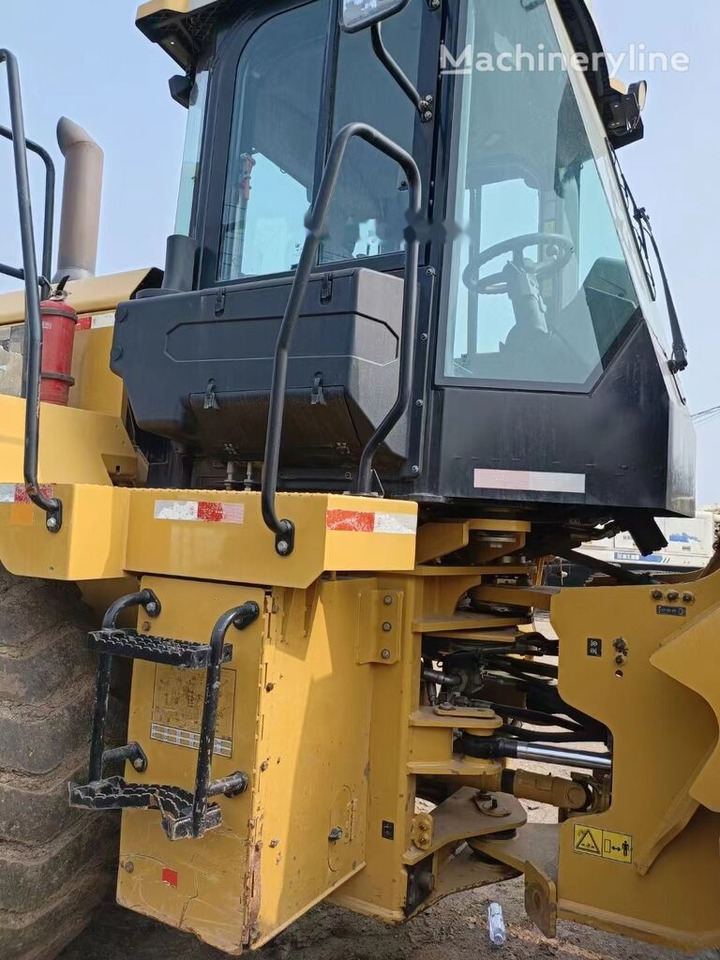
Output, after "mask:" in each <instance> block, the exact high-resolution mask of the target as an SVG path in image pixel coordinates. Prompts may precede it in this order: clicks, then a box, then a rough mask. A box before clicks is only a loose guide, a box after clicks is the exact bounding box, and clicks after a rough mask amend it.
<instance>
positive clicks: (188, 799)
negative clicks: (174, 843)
mask: <svg viewBox="0 0 720 960" xmlns="http://www.w3.org/2000/svg"><path fill="white" fill-rule="evenodd" d="M192 804H193V795H192V794H191V793H189V792H188V791H187V790H183V789H182V788H181V787H171V786H165V785H162V784H155V783H127V782H126V781H125V780H124V779H123V778H122V777H109V778H108V779H107V780H98V781H97V782H96V783H88V784H84V785H79V784H76V783H71V784H70V806H71V807H83V808H85V809H89V810H131V809H134V810H159V811H160V814H161V816H162V825H163V830H164V831H165V833H166V834H167V836H168V838H169V839H170V840H185V839H191V838H192V837H194V836H196V834H195V833H194V832H193V822H192ZM221 822H222V811H221V809H220V807H219V806H218V804H217V803H209V804H208V805H207V808H206V809H205V812H204V814H203V817H202V822H201V824H200V830H199V832H198V833H197V836H202V835H203V834H204V833H207V831H208V830H215V829H216V828H217V827H219V826H220V824H221Z"/></svg>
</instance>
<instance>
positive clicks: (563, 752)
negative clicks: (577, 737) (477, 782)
mask: <svg viewBox="0 0 720 960" xmlns="http://www.w3.org/2000/svg"><path fill="white" fill-rule="evenodd" d="M457 746H458V748H459V750H460V751H462V752H463V753H465V754H467V755H468V756H470V757H477V758H478V759H482V760H501V759H505V758H508V759H510V758H512V759H517V760H535V761H539V762H541V763H552V764H559V765H561V766H565V767H583V768H588V769H590V770H608V771H609V770H612V758H611V757H610V756H609V754H601V753H592V752H591V751H589V750H567V749H564V748H562V747H554V746H550V745H544V744H537V743H522V742H520V741H519V740H510V739H506V738H492V739H487V738H486V737H475V736H473V735H472V734H469V733H465V734H463V736H462V737H461V739H460V740H459V741H458V742H457Z"/></svg>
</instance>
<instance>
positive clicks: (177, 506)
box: [155, 500, 245, 523]
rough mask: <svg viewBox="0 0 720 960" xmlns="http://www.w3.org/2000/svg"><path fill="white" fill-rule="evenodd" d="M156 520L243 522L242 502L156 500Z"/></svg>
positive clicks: (243, 508) (243, 506)
mask: <svg viewBox="0 0 720 960" xmlns="http://www.w3.org/2000/svg"><path fill="white" fill-rule="evenodd" d="M155 519H156V520H180V521H195V520H199V521H200V522H201V523H244V522H245V504H244V503H218V502H217V501H215V500H156V501H155Z"/></svg>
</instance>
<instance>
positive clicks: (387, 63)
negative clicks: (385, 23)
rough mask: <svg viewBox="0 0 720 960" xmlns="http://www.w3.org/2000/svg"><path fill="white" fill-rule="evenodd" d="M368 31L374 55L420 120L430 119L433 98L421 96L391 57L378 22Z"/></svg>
mask: <svg viewBox="0 0 720 960" xmlns="http://www.w3.org/2000/svg"><path fill="white" fill-rule="evenodd" d="M370 32H371V35H372V47H373V51H374V53H375V56H376V57H377V58H378V60H379V61H380V63H382V65H383V66H384V67H385V69H386V70H387V71H388V73H389V74H390V76H391V77H392V78H393V80H395V81H396V83H397V84H398V86H399V87H400V88H401V89H402V91H403V93H405V94H406V95H407V97H408V99H409V100H410V101H411V102H412V104H413V106H414V107H415V109H416V110H417V111H418V113H419V114H420V116H421V118H422V120H423V121H424V122H426V123H427V122H428V121H429V120H432V118H433V111H432V109H431V107H432V103H433V98H432V97H423V96H421V95H420V94H419V93H418V91H417V90H416V88H415V86H414V85H413V83H412V81H411V80H410V78H409V77H408V76H407V74H406V73H405V72H404V70H403V69H402V67H401V66H400V64H399V63H398V62H397V60H395V59H394V58H393V56H392V55H391V53H390V51H389V50H388V48H387V47H386V46H385V43H384V41H383V37H382V29H381V25H380V23H374V24H373V25H372V28H371V31H370Z"/></svg>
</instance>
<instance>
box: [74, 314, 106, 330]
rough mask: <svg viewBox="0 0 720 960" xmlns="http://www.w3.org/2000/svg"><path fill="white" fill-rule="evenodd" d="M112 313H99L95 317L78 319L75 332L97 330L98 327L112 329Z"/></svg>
mask: <svg viewBox="0 0 720 960" xmlns="http://www.w3.org/2000/svg"><path fill="white" fill-rule="evenodd" d="M114 326H115V314H114V313H99V314H98V315H97V316H96V317H91V316H87V317H80V318H79V319H78V322H77V326H76V327H75V329H76V330H98V329H99V328H100V327H114Z"/></svg>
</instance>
